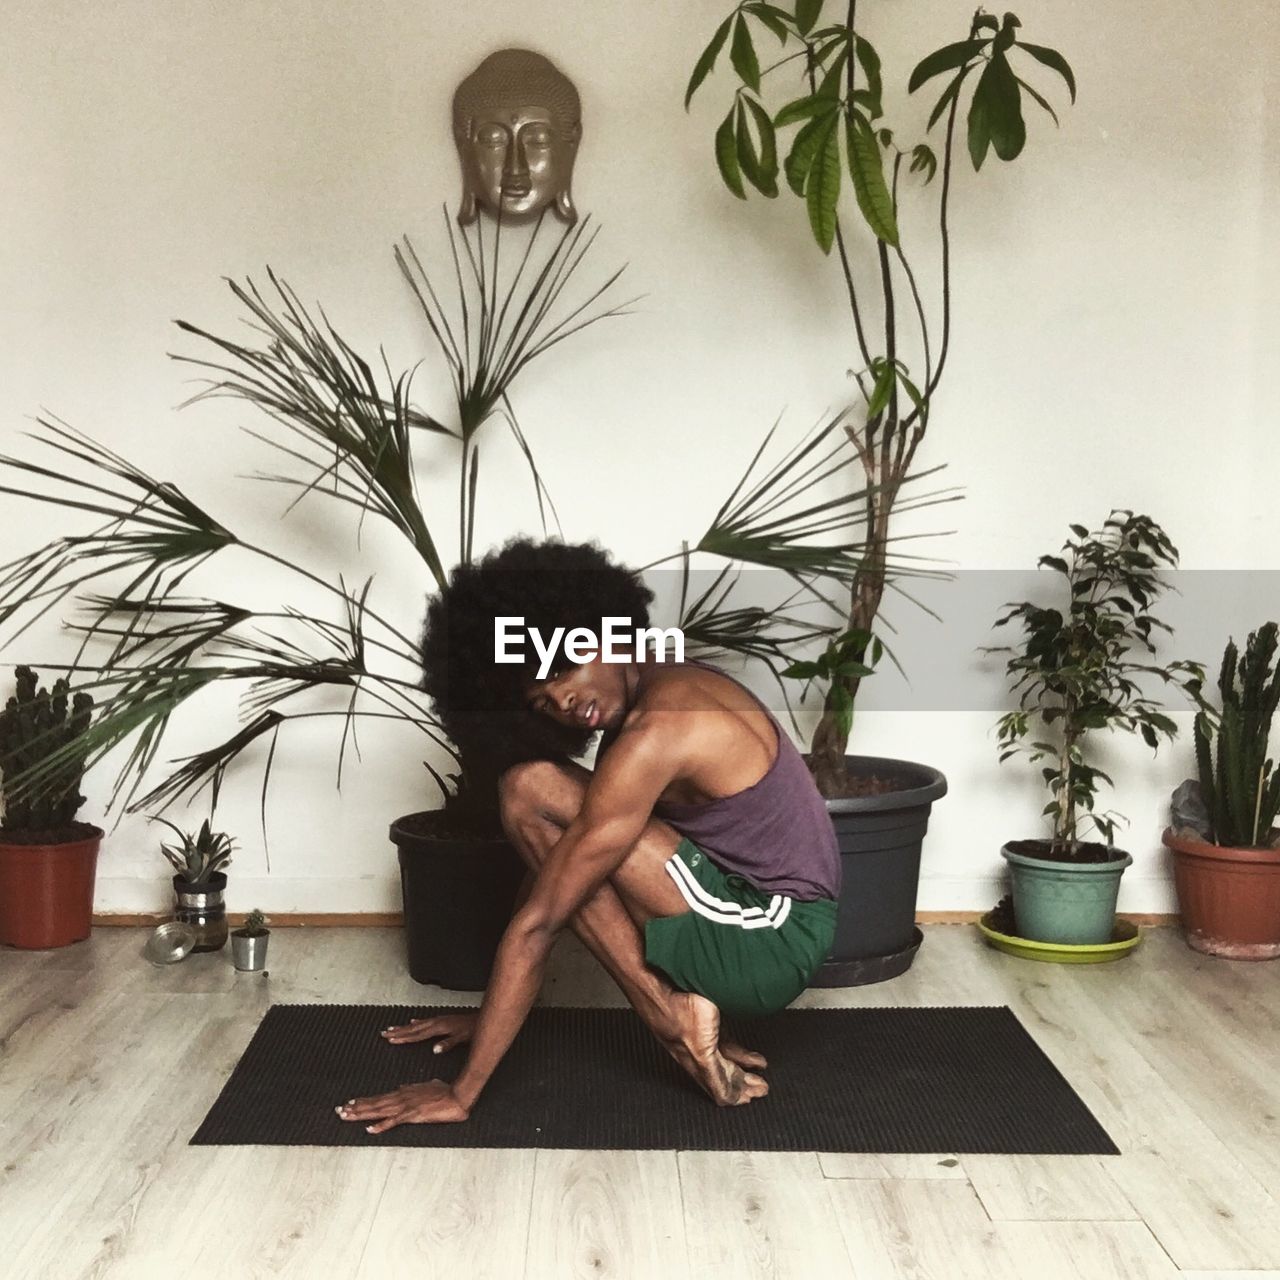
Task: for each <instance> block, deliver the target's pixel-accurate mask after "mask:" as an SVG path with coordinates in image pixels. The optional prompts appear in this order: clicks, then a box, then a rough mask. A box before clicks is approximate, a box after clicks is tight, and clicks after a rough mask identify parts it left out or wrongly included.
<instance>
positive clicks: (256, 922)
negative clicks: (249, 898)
mask: <svg viewBox="0 0 1280 1280" xmlns="http://www.w3.org/2000/svg"><path fill="white" fill-rule="evenodd" d="M270 940H271V930H270V929H268V928H267V917H266V916H264V915H263V914H262V912H261V911H259V910H258V909H257V907H255V908H254V909H253V910H252V911H250V912H249V914H248V915H247V916H245V918H244V924H242V925H241V926H240V928H238V929H235V930H233V931H232V933H231V961H232V963H233V964H234V965H235V967H236V968H237V969H239V970H241V971H242V972H244V973H257V972H258V971H259V970H262V969H265V968H266V967H267V943H268V942H269V941H270Z"/></svg>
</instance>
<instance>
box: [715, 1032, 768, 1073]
mask: <svg viewBox="0 0 1280 1280" xmlns="http://www.w3.org/2000/svg"><path fill="white" fill-rule="evenodd" d="M720 1052H721V1053H723V1054H724V1056H725V1057H726V1058H728V1059H729V1061H730V1062H736V1063H737V1064H738V1066H740V1067H756V1068H758V1069H759V1070H761V1071H763V1070H764V1068H765V1067H767V1066H768V1065H769V1064H768V1062H767V1061H766V1060H765V1056H764V1054H762V1053H757V1052H756V1051H755V1050H754V1049H744V1048H743V1047H742V1046H741V1045H740V1044H738V1043H737V1042H736V1041H734V1040H726V1039H725V1038H724V1037H723V1036H721V1037H720Z"/></svg>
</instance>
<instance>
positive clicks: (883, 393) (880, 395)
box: [867, 359, 897, 420]
mask: <svg viewBox="0 0 1280 1280" xmlns="http://www.w3.org/2000/svg"><path fill="white" fill-rule="evenodd" d="M872 369H873V370H874V372H875V375H876V381H875V385H874V386H873V387H872V388H871V398H870V400H868V401H867V418H868V420H870V419H871V418H876V417H879V415H880V414H882V413H883V412H884V409H885V406H886V405H887V404H888V403H889V397H890V396H891V395H892V394H893V384H894V381H895V379H896V378H897V370H896V369H895V368H894V367H893V365H891V364H890V363H889V362H888V361H887V360H884V359H878V360H875V361H873V362H872Z"/></svg>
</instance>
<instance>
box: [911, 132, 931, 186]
mask: <svg viewBox="0 0 1280 1280" xmlns="http://www.w3.org/2000/svg"><path fill="white" fill-rule="evenodd" d="M908 172H910V173H923V174H924V180H925V182H926V183H928V182H932V181H933V176H934V174H936V173H937V172H938V157H937V156H935V155H934V154H933V150H932V148H930V147H927V146H925V144H924V143H923V142H921V143H919V144H918V145H916V146H914V147H912V148H911V165H910V167H909V169H908Z"/></svg>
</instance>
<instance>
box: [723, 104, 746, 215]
mask: <svg viewBox="0 0 1280 1280" xmlns="http://www.w3.org/2000/svg"><path fill="white" fill-rule="evenodd" d="M737 110H738V108H736V107H730V108H729V114H728V115H727V116H725V118H724V120H723V121H722V122H721V125H720V127H719V128H718V129H717V130H716V164H717V165H718V166H719V168H720V176H721V177H722V178H723V179H724V185H725V186H726V187H728V188H729V190H730V191H732V192H733V194H734V195H735V196H737V197H738V199H739V200H745V199H746V198H747V193H746V191H745V190H744V189H743V186H742V170H741V169H740V168H739V167H738V143H737V139H736V138H735V137H734V132H733V119H734V115H735V114H736V111H737Z"/></svg>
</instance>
